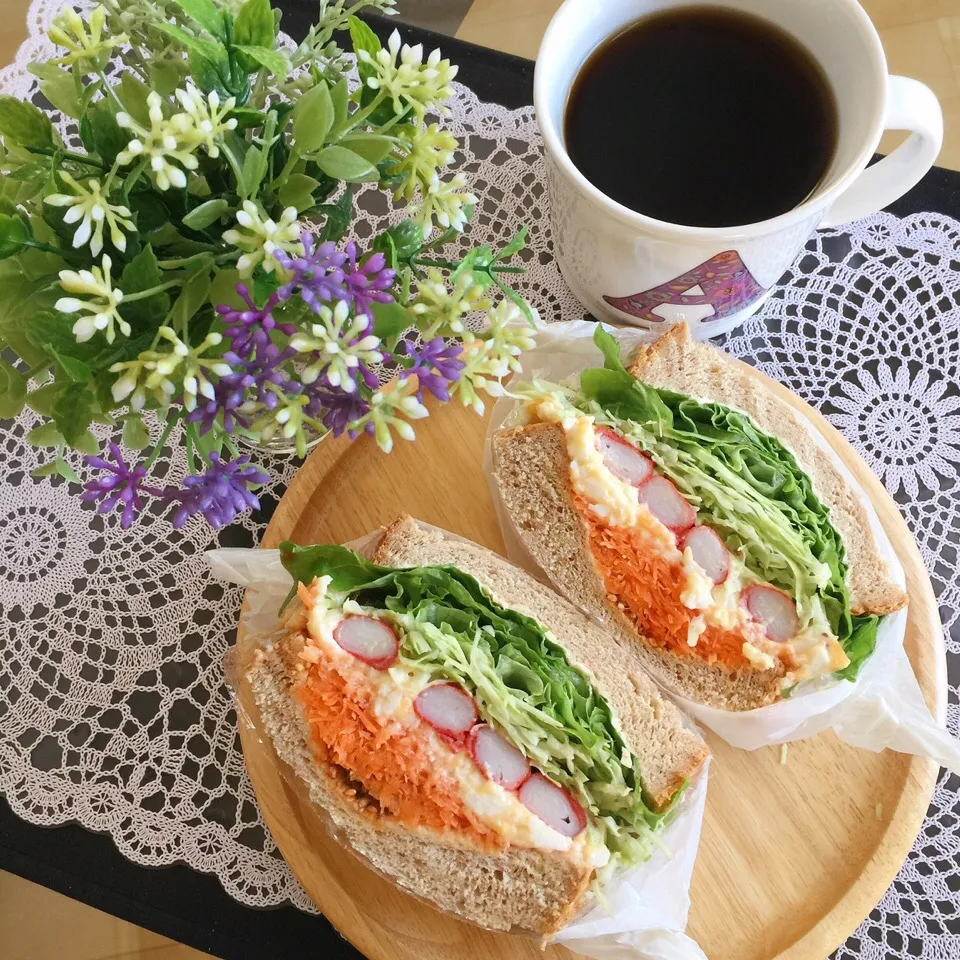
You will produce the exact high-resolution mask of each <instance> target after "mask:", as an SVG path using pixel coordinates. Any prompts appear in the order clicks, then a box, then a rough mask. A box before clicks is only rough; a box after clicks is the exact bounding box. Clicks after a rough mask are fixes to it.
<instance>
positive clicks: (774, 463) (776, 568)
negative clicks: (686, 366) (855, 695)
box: [567, 324, 879, 680]
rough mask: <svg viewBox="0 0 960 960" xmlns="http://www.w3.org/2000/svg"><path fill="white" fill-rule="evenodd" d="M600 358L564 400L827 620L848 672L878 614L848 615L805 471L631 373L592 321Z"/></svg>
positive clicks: (865, 648) (747, 433) (839, 559)
mask: <svg viewBox="0 0 960 960" xmlns="http://www.w3.org/2000/svg"><path fill="white" fill-rule="evenodd" d="M594 342H595V343H596V345H597V346H598V347H599V348H600V350H601V351H602V353H603V355H604V366H603V367H602V368H593V369H589V370H584V371H583V373H582V374H581V375H580V389H579V392H573V393H569V392H568V394H567V399H568V402H570V403H572V404H573V405H575V406H576V407H577V408H579V409H580V410H582V411H583V412H585V413H589V414H591V415H593V416H594V417H595V418H596V420H597V422H599V423H605V424H609V425H610V426H613V427H614V428H615V429H616V430H618V431H619V432H620V433H621V434H623V435H624V436H626V437H627V438H628V439H629V440H631V441H632V442H633V443H635V444H636V445H637V446H638V447H640V448H641V449H643V450H644V451H646V452H647V453H648V454H649V455H650V456H651V457H652V458H653V460H654V461H655V462H656V463H657V465H658V467H659V468H660V469H661V470H662V471H663V473H664V474H666V476H668V477H669V478H670V479H671V480H672V481H673V482H674V483H675V484H676V485H677V487H678V489H679V490H680V491H681V492H682V493H683V494H684V495H685V496H686V497H687V498H688V499H689V500H690V501H691V502H692V503H694V504H695V505H696V506H697V507H698V510H699V514H700V518H701V519H702V520H703V521H704V522H705V523H707V524H709V525H710V526H711V527H713V529H714V530H716V531H717V533H719V534H720V536H721V537H722V538H723V540H724V542H725V543H726V545H727V547H728V548H729V549H730V550H731V552H733V553H735V554H736V555H737V556H739V557H740V558H741V559H742V560H743V562H744V564H745V566H746V567H747V569H748V570H750V571H752V572H753V573H754V574H755V575H756V576H758V577H760V578H761V579H763V580H766V581H767V582H769V583H772V584H773V585H775V586H777V587H779V588H780V589H782V590H784V591H785V592H787V593H789V594H790V595H792V596H793V598H794V600H795V601H796V603H797V608H798V611H799V612H800V615H801V618H802V620H803V621H804V625H807V624H810V623H813V622H817V621H822V620H823V619H825V620H826V623H827V624H828V625H829V627H830V629H831V631H832V632H833V634H834V635H835V636H836V637H837V638H838V640H839V641H840V644H841V645H842V646H843V648H844V651H845V652H846V654H847V656H848V657H849V658H850V664H849V666H847V667H846V668H844V670H843V671H841V672H840V673H839V674H838V675H839V676H841V677H844V678H846V679H851V680H852V679H854V678H855V677H856V675H857V672H858V671H859V669H860V667H861V666H862V664H863V662H864V661H865V660H866V659H867V658H868V657H869V656H870V654H872V653H873V650H874V647H875V646H876V637H877V627H878V623H879V618H877V617H874V616H867V617H853V616H852V615H851V613H850V596H849V592H848V590H847V581H846V575H847V560H846V551H845V549H844V545H843V540H842V539H841V537H840V534H839V533H838V532H837V530H836V528H835V527H834V526H833V524H832V523H831V522H830V516H829V510H828V509H827V507H826V506H824V504H823V503H821V501H820V500H819V498H818V497H817V495H816V494H815V493H814V490H813V486H812V484H811V482H810V478H809V477H808V476H807V475H806V473H804V471H803V470H802V469H801V468H800V466H799V465H798V463H797V461H796V458H795V457H794V455H793V454H792V453H791V452H790V450H788V449H787V448H786V447H785V446H784V445H783V444H782V443H781V442H780V441H779V440H778V439H777V438H776V437H773V436H771V435H769V434H766V433H763V432H761V431H760V430H758V429H757V428H756V427H755V426H754V424H753V423H752V422H751V420H750V419H749V418H748V417H747V416H745V415H744V414H742V413H740V412H738V411H736V410H732V409H730V408H729V407H726V406H723V405H722V404H719V403H708V402H703V401H699V400H695V399H693V398H692V397H689V396H686V395H685V394H681V393H676V392H674V391H672V390H667V389H662V388H658V387H653V386H651V385H649V384H646V383H643V382H641V381H639V380H637V379H635V378H634V377H632V376H631V375H630V374H629V373H628V371H627V370H626V368H625V367H624V365H623V363H622V361H621V359H620V348H619V345H618V344H617V342H616V340H615V339H614V338H613V337H612V336H611V335H610V334H609V333H607V332H606V331H605V330H603V328H602V327H601V326H600V325H599V324H598V326H597V332H596V334H595V336H594Z"/></svg>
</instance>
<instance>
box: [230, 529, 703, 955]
mask: <svg viewBox="0 0 960 960" xmlns="http://www.w3.org/2000/svg"><path fill="white" fill-rule="evenodd" d="M281 555H282V557H283V561H284V564H285V566H286V567H287V569H288V570H289V571H290V573H291V574H292V576H293V578H294V580H295V581H296V583H297V587H296V594H295V595H293V596H292V599H291V600H290V601H289V603H288V605H287V607H286V609H285V612H284V614H283V618H282V621H281V623H280V624H279V626H278V628H277V630H276V632H275V633H274V634H272V635H270V636H266V637H260V638H257V639H258V651H257V653H256V655H255V656H254V657H253V659H252V662H251V666H250V667H249V668H248V674H247V675H248V679H249V681H250V684H251V687H252V690H253V692H254V697H255V699H256V702H257V706H258V708H259V711H260V715H261V720H262V723H263V725H264V727H265V729H266V731H267V732H268V734H269V735H270V737H271V739H272V742H273V744H274V747H275V749H276V751H277V753H278V755H279V756H280V758H281V759H283V760H284V761H285V762H287V763H288V764H289V765H290V766H291V767H292V768H293V769H294V771H295V772H296V774H297V775H298V776H299V778H300V779H301V780H302V781H304V782H305V783H306V784H307V785H308V787H309V791H310V796H311V799H312V800H313V801H314V802H315V803H317V804H319V805H320V807H322V808H323V810H324V812H325V814H326V815H327V816H328V817H329V819H330V820H331V821H332V824H333V827H334V829H335V832H336V834H337V836H338V837H339V838H340V839H341V840H342V841H343V842H344V843H345V844H346V845H347V846H348V847H349V848H351V849H352V850H353V851H354V852H355V853H357V854H358V855H359V856H360V857H361V858H363V859H364V860H365V861H366V862H368V863H369V864H370V865H371V866H372V867H373V868H374V869H376V870H377V871H378V872H380V873H381V874H384V875H385V876H387V877H389V878H391V879H392V880H393V881H394V882H395V883H397V884H398V885H399V886H400V887H401V888H403V889H405V890H407V891H409V892H410V893H413V894H415V895H417V896H418V897H421V898H423V899H425V900H427V901H430V902H431V903H432V904H434V905H435V906H437V907H439V908H440V909H442V910H445V911H448V912H450V913H452V914H454V915H456V916H457V917H459V918H460V919H463V920H467V921H470V922H472V923H476V924H479V925H481V926H483V927H486V928H487V929H491V930H505V931H513V932H523V933H527V934H531V935H534V936H537V937H540V938H542V939H544V940H547V939H549V938H550V937H551V936H553V935H554V934H555V933H556V932H557V931H558V930H560V929H561V928H562V927H564V926H565V925H566V924H567V923H569V922H570V921H571V920H572V919H573V918H574V917H575V916H576V915H577V914H578V913H579V912H580V910H581V909H583V908H584V906H585V905H586V903H587V898H588V895H589V891H590V890H591V888H592V885H593V883H594V881H596V880H598V879H600V880H602V879H605V878H606V876H607V875H608V874H609V873H610V872H612V871H614V870H616V869H617V868H618V867H623V866H629V865H632V864H636V863H639V862H642V861H643V860H645V859H646V858H647V857H649V855H650V854H651V852H652V850H653V849H654V844H655V842H656V840H655V838H656V834H657V832H658V831H659V830H660V829H662V827H663V825H664V824H665V823H666V822H667V820H668V819H669V818H670V816H671V815H672V814H673V812H674V811H675V809H676V805H677V802H678V800H679V797H680V795H681V794H682V792H683V789H684V786H685V785H686V783H687V781H688V780H689V778H690V777H692V776H693V775H694V774H695V773H696V772H697V770H698V769H699V768H700V767H701V765H702V764H703V762H704V760H705V758H706V750H705V747H704V745H703V742H702V741H701V740H700V738H699V737H698V736H697V734H696V733H695V732H693V731H692V730H690V729H688V728H687V727H686V726H685V725H684V721H683V718H682V717H681V715H680V713H679V712H678V711H677V709H676V708H675V707H674V706H673V705H671V704H670V703H669V702H666V701H664V700H662V699H661V697H660V695H659V693H658V692H657V689H656V686H655V685H654V684H653V683H652V681H651V680H650V679H649V678H648V677H647V676H646V675H645V673H644V671H643V665H642V658H641V657H640V656H638V655H637V651H636V650H635V649H634V648H632V647H630V646H627V647H621V646H619V645H618V644H616V643H609V642H608V641H607V638H606V637H605V636H604V635H603V632H602V630H601V629H600V628H599V627H598V626H597V625H596V624H594V623H593V622H592V621H591V620H590V619H588V618H587V617H585V616H584V615H583V614H582V613H581V612H580V611H578V610H577V609H575V608H574V607H573V606H572V605H571V604H569V603H568V602H567V601H565V600H563V599H562V598H561V597H559V596H557V595H556V594H555V593H554V592H553V591H552V590H550V589H548V588H546V587H544V586H543V585H542V584H540V583H538V582H537V581H535V580H534V579H532V578H531V577H529V576H527V575H526V574H524V573H523V572H522V571H520V570H518V569H517V568H515V567H513V566H512V565H510V564H509V563H507V562H506V561H504V560H502V559H501V558H499V557H498V556H496V555H494V554H492V553H490V552H489V551H487V550H484V549H483V548H481V547H478V546H475V545H473V544H468V543H463V542H460V541H451V540H448V539H446V538H444V536H443V535H442V534H441V533H440V532H439V531H436V530H433V529H432V528H431V529H426V528H423V527H421V526H420V525H419V524H418V523H417V522H416V521H414V520H412V519H411V518H409V517H404V518H402V519H400V520H398V521H397V522H395V523H394V524H393V525H392V526H390V527H389V528H388V529H387V531H386V532H385V533H384V534H383V536H382V538H381V539H380V542H379V544H378V546H377V547H376V550H375V552H374V553H373V556H372V559H371V560H367V559H365V558H364V557H362V556H360V555H358V554H357V553H354V552H353V551H351V550H348V549H347V548H345V547H339V546H314V547H297V546H295V545H294V544H291V543H285V544H282V545H281Z"/></svg>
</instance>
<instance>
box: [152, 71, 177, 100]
mask: <svg viewBox="0 0 960 960" xmlns="http://www.w3.org/2000/svg"><path fill="white" fill-rule="evenodd" d="M148 75H149V77H150V86H151V87H152V88H153V89H154V90H156V91H157V93H159V94H160V96H161V97H169V96H172V94H173V91H174V90H176V89H177V87H179V86H180V71H179V70H178V69H177V68H176V66H175V65H174V64H172V63H151V64H150V66H149V67H148Z"/></svg>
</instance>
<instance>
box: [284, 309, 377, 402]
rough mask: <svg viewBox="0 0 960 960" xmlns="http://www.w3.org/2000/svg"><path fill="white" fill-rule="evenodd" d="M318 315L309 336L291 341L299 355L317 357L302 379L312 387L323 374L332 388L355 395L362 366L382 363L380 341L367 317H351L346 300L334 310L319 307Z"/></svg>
mask: <svg viewBox="0 0 960 960" xmlns="http://www.w3.org/2000/svg"><path fill="white" fill-rule="evenodd" d="M317 313H318V315H319V317H320V322H319V323H311V324H309V330H310V333H298V334H296V335H294V336H293V337H292V338H291V340H290V346H291V347H293V349H294V350H296V351H297V353H315V354H316V358H315V359H314V360H313V361H312V362H311V363H309V364H308V365H307V366H306V367H305V368H304V369H303V372H302V374H301V379H302V380H303V382H304V383H313V382H315V381H316V380H317V378H318V377H319V376H320V374H321V373H322V374H324V375H325V376H326V379H327V381H328V382H329V383H330V385H331V386H332V387H339V388H340V389H341V390H343V392H344V393H353V392H354V391H355V390H356V389H357V384H356V381H355V380H354V376H355V372H356V371H357V370H358V369H359V367H360V364H362V363H365V364H371V363H379V362H380V361H381V360H383V354H382V353H381V352H380V350H379V347H380V338H379V337H375V336H374V335H373V334H372V333H368V330H369V327H370V320H369V318H368V317H366V316H359V317H353V318H351V317H350V307H349V305H348V304H347V302H346V301H345V300H339V301H338V302H337V305H336V307H334V309H333V310H331V309H330V308H329V307H326V306H323V305H319V306H318V308H317Z"/></svg>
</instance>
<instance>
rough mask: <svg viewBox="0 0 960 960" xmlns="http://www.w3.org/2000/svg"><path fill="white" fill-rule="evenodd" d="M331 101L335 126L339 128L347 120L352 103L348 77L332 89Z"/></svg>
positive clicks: (341, 79)
mask: <svg viewBox="0 0 960 960" xmlns="http://www.w3.org/2000/svg"><path fill="white" fill-rule="evenodd" d="M330 101H331V103H333V126H334V127H339V126H340V124H342V123H343V121H344V120H346V119H347V112H348V110H349V103H350V91H349V90H348V88H347V78H346V77H341V78H340V79H339V80H338V81H337V82H336V83H335V84H334V85H333V86H332V87H331V88H330Z"/></svg>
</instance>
